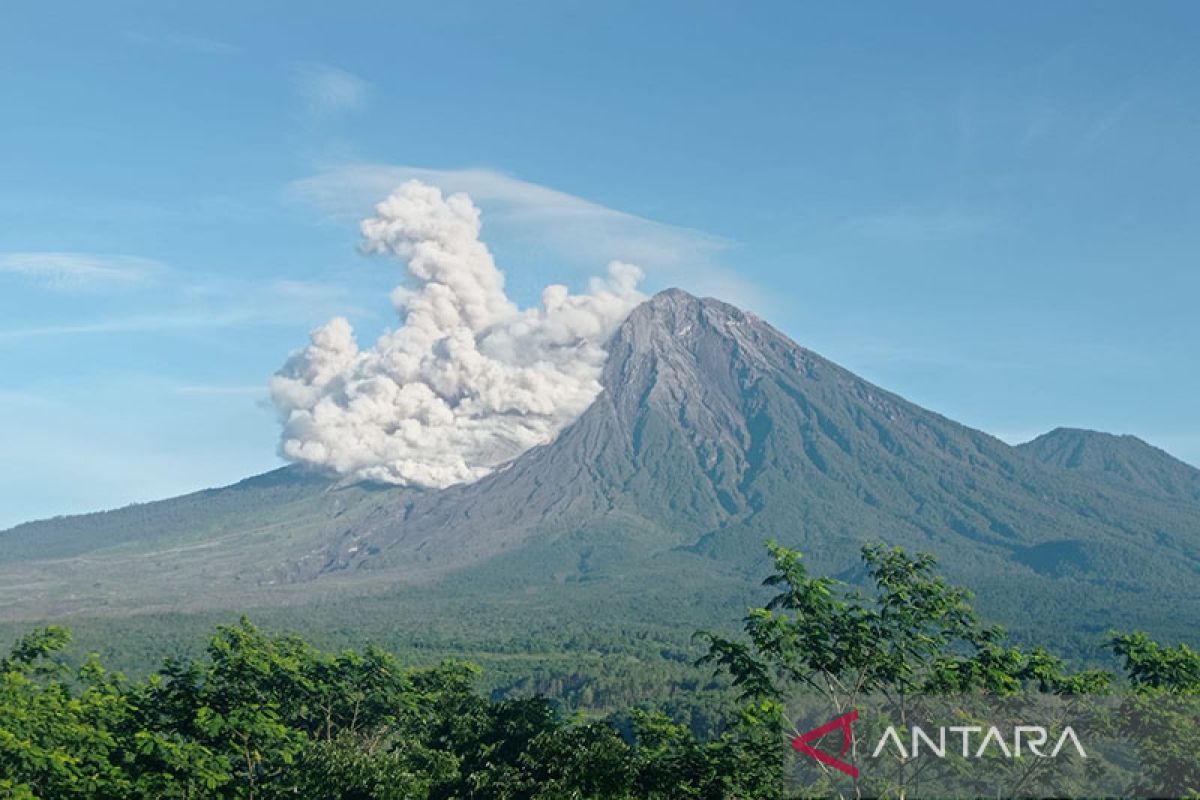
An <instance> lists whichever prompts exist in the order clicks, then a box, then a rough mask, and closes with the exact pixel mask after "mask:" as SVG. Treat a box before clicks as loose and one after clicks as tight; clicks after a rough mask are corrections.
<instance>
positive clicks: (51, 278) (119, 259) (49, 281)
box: [0, 251, 167, 290]
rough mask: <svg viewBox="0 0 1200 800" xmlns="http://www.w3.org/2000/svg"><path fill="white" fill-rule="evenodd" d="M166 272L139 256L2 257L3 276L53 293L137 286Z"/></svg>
mask: <svg viewBox="0 0 1200 800" xmlns="http://www.w3.org/2000/svg"><path fill="white" fill-rule="evenodd" d="M166 271H167V268H166V266H165V265H164V264H163V263H162V262H159V261H155V260H153V259H149V258H140V257H137V256H127V255H99V254H94V253H75V252H59V251H29V252H7V253H0V274H8V275H17V276H21V277H24V278H28V279H30V280H33V281H36V282H38V283H40V284H43V285H45V286H47V287H48V288H51V289H63V290H80V289H95V288H101V287H114V286H126V287H128V286H138V285H144V284H147V283H151V282H153V281H155V280H157V279H158V278H160V277H161V276H162V275H163V274H164V273H165V272H166Z"/></svg>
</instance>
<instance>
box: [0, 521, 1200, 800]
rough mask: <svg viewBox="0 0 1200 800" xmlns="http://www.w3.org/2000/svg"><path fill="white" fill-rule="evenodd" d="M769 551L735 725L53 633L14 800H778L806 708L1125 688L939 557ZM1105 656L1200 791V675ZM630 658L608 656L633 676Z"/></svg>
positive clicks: (1163, 782) (299, 654)
mask: <svg viewBox="0 0 1200 800" xmlns="http://www.w3.org/2000/svg"><path fill="white" fill-rule="evenodd" d="M770 554H771V556H772V558H773V560H774V564H775V570H774V574H773V575H772V576H771V577H770V578H768V580H767V585H768V586H770V587H772V588H773V589H774V590H776V591H777V592H778V594H777V595H776V596H775V597H774V599H773V600H771V601H770V602H768V603H767V604H766V605H765V606H763V607H760V608H756V609H753V610H751V612H750V613H749V615H748V616H747V618H746V620H745V634H746V639H745V640H735V639H732V638H728V637H725V636H723V635H720V634H715V633H709V634H705V635H704V636H703V638H704V640H705V641H706V642H707V645H708V655H707V657H706V659H705V661H706V663H709V664H715V665H717V666H719V667H720V668H721V669H722V671H724V672H727V673H728V676H729V680H730V681H731V682H732V684H733V686H734V687H735V689H736V691H737V692H738V693H739V694H740V696H741V697H742V704H741V706H740V708H734V707H732V706H730V705H725V704H724V698H727V697H728V695H726V694H725V693H724V691H723V690H722V688H721V687H722V686H723V685H724V683H723V682H722V681H717V682H716V683H709V682H706V681H704V680H703V679H701V678H699V677H696V676H693V677H692V678H690V679H689V680H690V683H687V682H681V683H680V684H679V685H680V686H684V687H686V688H685V689H683V690H681V691H682V692H683V693H685V694H689V695H693V696H699V697H710V698H716V699H709V700H705V701H703V702H704V703H710V704H711V706H710V707H709V708H710V710H709V711H707V712H705V713H706V714H708V715H710V716H709V717H706V721H705V722H704V724H703V726H702V727H703V730H702V731H697V725H696V724H695V723H696V718H695V717H691V716H689V715H687V714H680V713H672V714H669V713H664V712H663V710H652V709H649V708H646V707H641V708H639V707H637V706H638V705H639V703H638V702H637V701H636V698H635V699H633V701H632V702H630V703H629V704H628V705H630V706H633V708H631V709H630V710H628V711H626V712H623V713H621V714H611V715H609V716H608V717H607V718H600V717H598V716H596V715H594V714H593V715H591V716H584V715H578V714H577V715H575V716H574V717H565V716H564V714H563V712H562V711H561V705H560V704H556V703H554V702H552V701H550V700H549V699H547V698H544V697H541V696H538V695H537V694H533V695H532V696H507V697H502V696H494V697H489V696H487V695H485V694H481V693H480V691H479V689H478V686H479V682H480V671H479V669H478V668H477V667H474V666H472V665H470V664H468V663H465V662H462V661H456V660H447V661H442V662H440V663H437V664H426V665H422V666H412V665H405V664H402V663H400V661H399V660H398V659H397V658H396V656H394V655H393V654H391V653H390V652H388V651H386V650H384V649H381V648H378V647H373V646H372V647H366V648H365V649H361V650H352V649H344V650H341V651H336V652H332V651H326V650H321V649H318V648H316V647H314V646H313V645H312V644H310V643H308V642H306V641H304V640H302V639H300V638H298V637H295V636H286V635H272V634H268V633H267V632H265V631H263V630H261V629H260V628H258V627H256V626H255V625H254V624H252V623H251V622H249V621H248V620H246V619H244V618H243V619H242V620H241V621H240V622H238V623H236V624H232V625H221V626H219V627H218V628H217V629H216V631H215V633H214V634H213V635H212V636H211V638H210V640H209V643H208V647H207V649H206V651H205V653H204V654H203V655H202V656H199V657H191V658H180V657H172V658H168V659H167V660H166V661H165V663H164V664H163V666H162V667H161V668H159V669H158V670H156V671H155V672H153V673H152V674H149V675H147V676H145V677H143V678H137V679H133V680H131V679H128V678H126V677H125V676H123V675H122V674H120V673H116V672H112V671H109V670H108V669H106V668H105V667H104V666H103V665H102V663H101V661H100V659H99V658H98V657H95V656H92V657H89V658H87V659H86V660H84V661H83V663H81V664H78V665H77V666H74V667H72V666H70V662H69V659H67V658H66V656H65V654H66V652H67V651H66V648H67V646H68V644H69V642H70V640H71V636H70V633H69V632H68V631H66V630H65V629H64V628H61V627H56V626H50V627H47V628H44V629H41V630H37V631H34V632H32V633H29V634H27V635H25V636H23V637H21V638H20V639H18V640H17V641H16V642H15V643H14V644H13V645H12V647H11V649H10V652H9V653H8V655H6V656H4V657H0V797H5V798H17V799H18V800H34V799H35V798H41V799H46V798H54V799H55V800H57V799H58V798H64V799H66V800H70V798H124V797H158V798H218V799H220V798H247V799H249V798H261V799H262V800H269V799H270V798H283V797H289V798H293V797H306V798H364V799H365V798H426V800H450V799H451V798H479V799H481V800H482V799H484V798H505V799H506V800H517V799H519V798H528V799H529V800H562V799H563V798H580V799H582V798H597V799H600V798H610V799H611V800H632V798H649V799H651V800H654V799H658V800H688V799H694V800H725V799H727V798H728V799H730V800H732V799H733V798H759V799H761V800H772V799H774V800H782V799H783V798H787V797H793V796H796V792H798V791H801V789H800V788H799V787H798V786H797V785H796V783H795V774H794V773H793V771H792V769H791V765H789V761H788V755H787V754H788V748H787V746H786V742H787V736H786V730H787V726H788V719H789V712H790V711H791V710H792V709H791V708H790V707H789V703H790V702H791V701H792V700H793V698H794V693H795V692H797V691H801V690H803V691H807V692H809V693H810V694H811V693H813V692H815V693H817V694H819V695H820V696H822V697H823V698H825V700H826V701H827V702H828V703H829V704H831V705H832V706H833V707H834V708H836V709H846V708H850V707H852V706H853V705H854V704H855V703H856V702H857V701H858V700H859V699H860V698H861V697H862V696H863V695H864V694H865V693H873V694H874V695H881V696H884V697H887V698H890V699H891V701H893V702H895V703H897V704H899V707H902V708H905V709H907V710H908V711H909V712H912V710H913V708H914V707H913V705H912V701H913V700H914V699H916V698H920V697H921V696H922V695H924V694H928V693H930V692H937V693H943V694H944V693H959V694H963V695H971V694H974V695H976V696H979V697H997V696H1013V695H1015V694H1016V693H1018V692H1022V691H1024V692H1030V691H1032V692H1036V693H1041V694H1045V695H1056V696H1063V697H1068V698H1070V697H1074V696H1077V695H1078V696H1083V695H1093V694H1097V693H1102V692H1104V691H1107V690H1109V689H1110V687H1111V685H1113V684H1114V682H1117V679H1116V678H1115V677H1114V676H1113V675H1111V674H1108V673H1104V672H1100V671H1097V670H1089V671H1084V672H1071V671H1070V670H1068V669H1067V667H1066V665H1065V663H1064V662H1063V661H1062V660H1060V659H1058V658H1056V657H1054V656H1052V655H1050V654H1049V653H1048V652H1047V651H1046V650H1044V649H1039V648H1023V647H1020V646H1017V645H1014V644H1012V643H1010V642H1008V641H1007V639H1006V638H1005V636H1004V633H1003V631H1001V630H1000V629H998V628H994V627H989V626H986V625H983V624H982V623H981V622H980V621H979V620H978V619H977V617H976V615H975V612H974V610H973V609H972V608H971V603H970V595H969V594H968V593H967V592H965V591H964V590H962V589H959V588H957V587H954V586H951V585H949V584H948V583H946V582H945V580H944V579H943V578H941V577H940V576H939V575H937V574H936V571H935V568H936V565H935V563H934V561H933V559H932V558H930V557H928V556H915V557H910V556H908V555H907V554H905V553H904V552H903V551H901V550H898V549H889V548H885V547H883V546H869V547H867V548H864V551H863V560H864V564H865V567H866V574H867V576H868V578H869V579H870V581H871V585H872V588H871V590H870V591H868V592H862V591H860V590H857V589H855V588H854V587H852V586H850V585H847V584H845V583H843V582H840V581H838V580H835V579H832V578H828V577H813V576H811V575H809V574H808V572H807V570H806V568H805V566H804V564H803V561H802V559H801V557H800V554H799V553H796V552H795V551H792V550H789V549H787V548H784V547H780V546H777V545H774V544H772V545H771V547H770ZM631 635H632V637H633V638H636V636H637V634H631ZM579 636H580V640H581V642H582V643H583V646H584V647H587V648H592V649H594V648H597V647H604V646H605V645H604V643H603V642H602V641H589V640H588V639H587V637H586V633H585V632H583V631H581V632H580V634H579ZM1111 646H1112V649H1113V651H1114V652H1115V653H1116V655H1117V656H1118V657H1120V658H1121V659H1122V660H1123V664H1124V667H1125V670H1124V671H1125V673H1126V677H1125V679H1124V681H1125V684H1127V685H1128V687H1129V688H1130V689H1132V690H1133V691H1134V692H1135V693H1136V697H1134V698H1133V699H1132V700H1130V701H1128V702H1125V703H1123V704H1122V705H1121V706H1120V710H1119V712H1118V714H1116V719H1115V720H1114V724H1115V726H1116V728H1117V730H1118V731H1119V733H1120V735H1122V736H1124V737H1125V738H1126V740H1128V741H1130V742H1132V743H1133V745H1134V747H1135V750H1136V755H1137V757H1138V758H1139V759H1140V761H1141V763H1142V765H1143V767H1144V769H1143V770H1142V771H1141V772H1140V773H1139V777H1140V778H1141V779H1142V780H1141V781H1140V783H1139V784H1138V785H1136V786H1132V787H1130V788H1131V791H1137V792H1150V793H1158V794H1186V793H1187V792H1195V790H1196V786H1197V785H1198V783H1200V780H1198V779H1197V776H1196V774H1195V769H1196V766H1195V762H1196V759H1195V758H1194V755H1193V754H1195V753H1196V752H1197V751H1198V748H1200V742H1197V740H1196V736H1197V734H1196V731H1197V729H1198V728H1200V726H1197V725H1195V719H1196V714H1195V711H1196V706H1195V704H1194V703H1193V704H1191V705H1179V704H1177V703H1178V702H1179V701H1182V700H1194V699H1195V698H1196V697H1197V696H1200V679H1198V676H1200V656H1198V654H1197V653H1196V652H1195V651H1193V650H1191V649H1190V648H1188V647H1187V646H1184V645H1178V646H1164V645H1160V644H1158V643H1156V642H1154V641H1152V640H1150V639H1149V638H1148V637H1146V636H1145V635H1144V634H1128V635H1116V636H1114V638H1113V639H1112V642H1111ZM683 652H684V651H680V652H679V653H677V654H675V655H676V659H675V660H674V663H677V664H679V666H678V669H679V670H680V673H679V674H680V675H682V674H684V672H686V670H687V667H686V665H685V664H682V663H680V662H678V659H677V657H678V656H679V655H681V654H682V653H683ZM619 653H620V651H613V652H612V653H610V654H609V655H608V656H607V658H608V659H609V660H613V659H616V660H618V661H621V662H622V663H626V662H625V661H624V660H623V657H622V658H617V656H618V655H619ZM515 655H519V653H517V652H514V656H515ZM602 660H603V659H602ZM637 668H638V664H637V661H636V660H634V661H632V662H629V663H628V665H627V666H623V667H622V669H627V670H628V671H629V672H630V673H631V674H632V673H636V671H637ZM514 669H515V668H514ZM545 680H551V681H554V680H561V679H560V678H546V679H545ZM539 681H542V682H541V684H539ZM538 685H546V684H545V682H544V680H542V679H534V680H533V682H531V683H529V684H525V685H524V688H525V689H527V690H531V689H535V688H536V687H537V686H538ZM646 685H648V684H646ZM560 688H564V689H565V688H567V687H566V686H565V685H564V686H563V687H560ZM583 688H588V687H587V686H584V687H583ZM579 691H580V692H582V689H580V690H579ZM595 697H596V694H595V692H594V691H593V695H592V699H593V700H594V699H595ZM613 699H614V698H608V700H607V702H612V701H613ZM693 699H694V698H693ZM1164 699H1166V700H1170V701H1171V704H1169V705H1164V703H1163V701H1164ZM584 705H586V704H584ZM680 710H681V707H675V708H674V711H675V712H679V711H680ZM1164 712H1165V713H1164ZM912 777H913V776H912V775H909V776H907V777H906V778H905V780H911V779H912ZM825 788H828V785H827V784H809V785H808V786H807V788H806V789H804V790H803V791H807V792H812V791H822V790H823V789H825Z"/></svg>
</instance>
